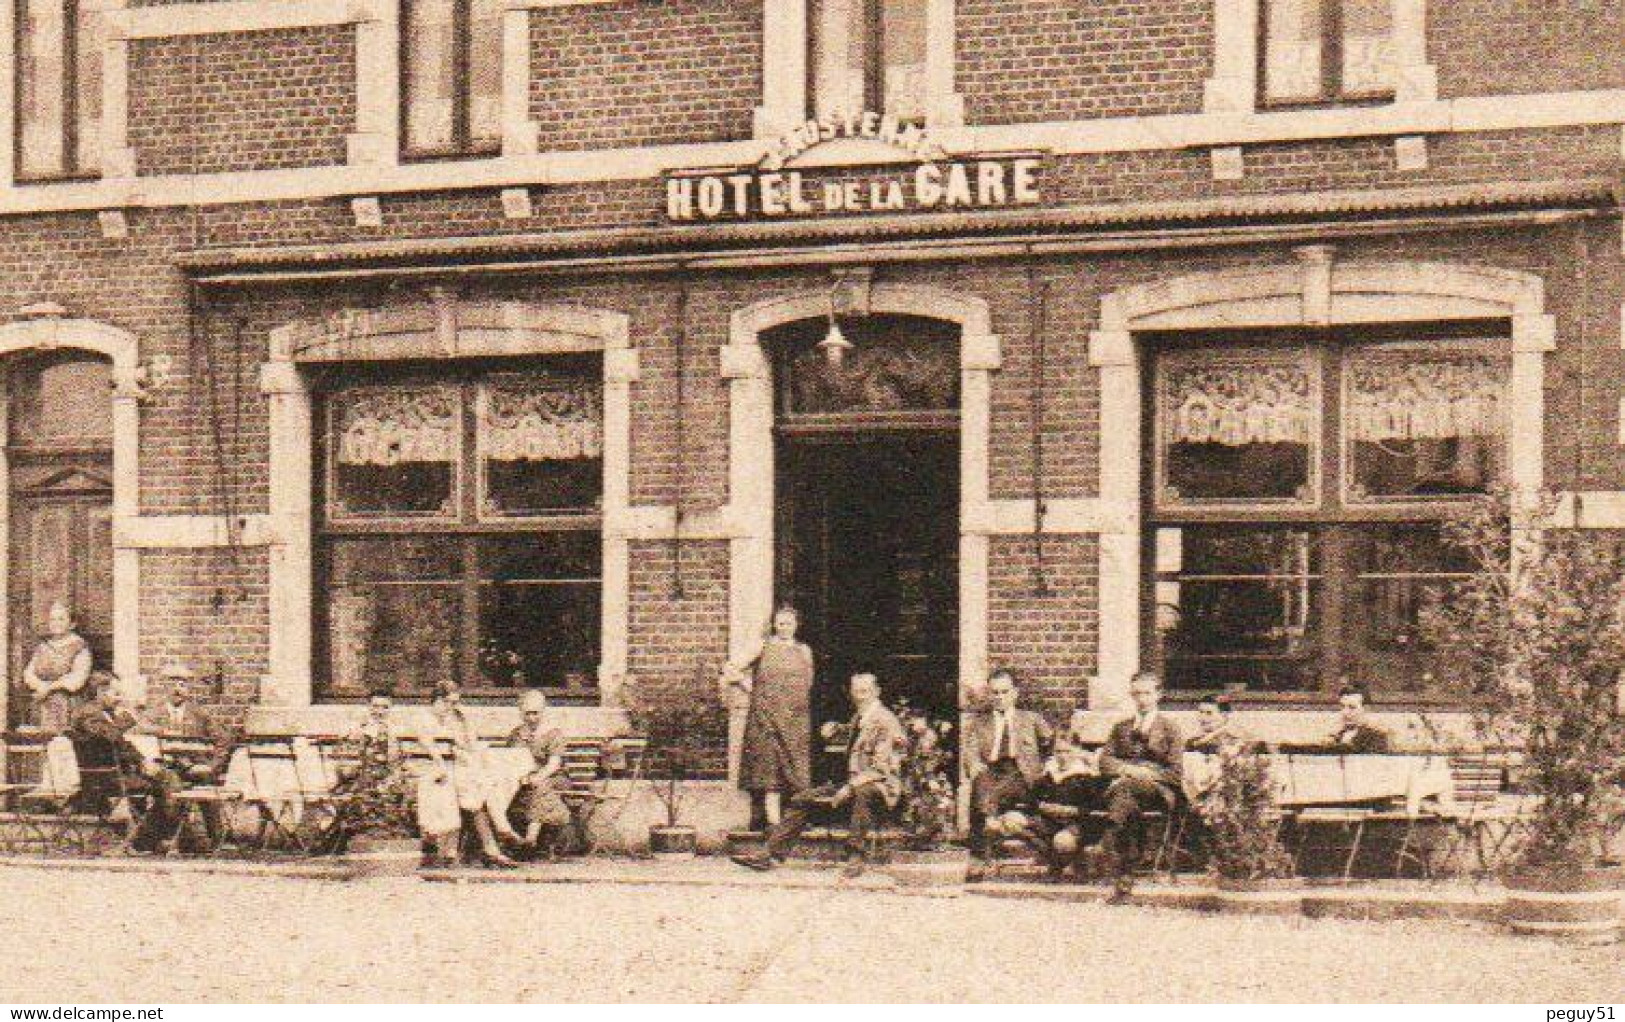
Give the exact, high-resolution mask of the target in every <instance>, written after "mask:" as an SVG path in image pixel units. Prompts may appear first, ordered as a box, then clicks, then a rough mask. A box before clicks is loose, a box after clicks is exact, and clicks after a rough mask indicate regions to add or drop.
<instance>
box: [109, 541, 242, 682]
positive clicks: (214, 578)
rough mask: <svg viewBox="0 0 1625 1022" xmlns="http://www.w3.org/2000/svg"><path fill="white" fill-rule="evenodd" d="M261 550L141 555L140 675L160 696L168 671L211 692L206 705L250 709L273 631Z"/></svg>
mask: <svg viewBox="0 0 1625 1022" xmlns="http://www.w3.org/2000/svg"><path fill="white" fill-rule="evenodd" d="M267 577H268V576H267V563H266V555H265V551H264V550H263V549H238V550H229V549H222V550H158V551H144V552H143V553H142V555H141V673H142V674H143V675H145V676H146V677H147V679H148V681H149V691H148V698H149V700H151V701H152V702H153V703H154V704H156V702H157V701H158V700H161V699H162V698H163V697H164V694H165V693H164V685H163V682H162V675H163V671H164V670H165V668H168V667H172V666H181V667H184V668H186V669H187V670H189V671H191V672H192V673H193V674H194V675H195V676H196V677H197V678H198V679H199V680H200V681H202V682H204V683H207V684H210V685H213V686H216V687H215V689H214V690H213V691H214V692H215V695H214V696H212V697H211V698H210V699H209V700H208V701H209V702H212V703H216V704H219V705H222V706H228V707H232V708H234V709H233V712H238V710H237V709H236V708H241V707H245V706H247V705H249V704H252V703H253V702H254V701H255V700H256V699H257V698H258V695H259V684H260V678H261V677H263V676H264V674H265V672H266V670H267V669H268V663H267V659H266V650H267V638H268V635H269V629H270V618H269V616H268V609H267V608H268V603H267V596H266V594H267V587H266V582H267Z"/></svg>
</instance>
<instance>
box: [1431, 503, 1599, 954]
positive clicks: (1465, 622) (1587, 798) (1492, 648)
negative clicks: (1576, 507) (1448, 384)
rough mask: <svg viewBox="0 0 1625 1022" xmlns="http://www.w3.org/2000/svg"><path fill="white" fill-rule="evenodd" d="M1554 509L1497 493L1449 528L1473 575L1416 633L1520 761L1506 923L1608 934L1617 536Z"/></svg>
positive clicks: (1485, 728)
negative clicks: (1519, 810) (1519, 807)
mask: <svg viewBox="0 0 1625 1022" xmlns="http://www.w3.org/2000/svg"><path fill="white" fill-rule="evenodd" d="M1561 510H1562V505H1561V502H1559V501H1558V500H1557V499H1556V498H1554V497H1551V496H1544V497H1541V498H1539V499H1537V500H1534V501H1532V502H1530V506H1519V507H1513V506H1512V504H1511V502H1510V501H1509V500H1508V499H1507V498H1506V497H1505V496H1504V495H1500V496H1496V497H1493V498H1486V499H1483V500H1480V501H1478V502H1476V503H1475V505H1474V506H1473V508H1472V510H1471V512H1470V513H1467V514H1465V515H1463V516H1462V517H1461V518H1460V519H1459V520H1456V521H1453V522H1451V523H1449V524H1448V525H1447V533H1448V536H1449V538H1450V539H1451V541H1452V542H1453V543H1454V545H1455V546H1456V547H1458V548H1459V549H1461V550H1462V551H1463V552H1464V553H1465V554H1466V556H1467V557H1468V558H1469V559H1470V560H1471V562H1472V566H1473V569H1474V571H1473V574H1472V575H1471V576H1470V577H1468V578H1465V579H1463V580H1461V581H1460V582H1458V583H1456V584H1455V585H1454V586H1452V587H1451V589H1450V591H1449V592H1448V594H1445V595H1444V596H1443V597H1442V598H1437V599H1435V600H1433V601H1431V603H1430V605H1429V606H1427V607H1426V608H1425V610H1424V614H1423V626H1424V635H1425V636H1426V637H1427V638H1428V640H1429V641H1430V642H1431V643H1432V645H1433V646H1434V648H1435V651H1436V660H1437V665H1436V668H1435V669H1436V670H1437V671H1439V672H1441V674H1442V676H1444V677H1446V678H1447V679H1448V680H1450V681H1452V682H1453V683H1455V684H1456V685H1457V686H1458V691H1464V692H1471V693H1472V694H1473V695H1474V697H1475V698H1476V699H1477V700H1478V707H1477V712H1476V714H1475V718H1476V723H1477V730H1478V732H1479V736H1480V740H1481V741H1483V742H1484V743H1485V744H1486V745H1488V746H1490V747H1492V748H1495V747H1499V748H1512V749H1515V750H1517V753H1518V755H1519V757H1520V760H1521V764H1520V766H1519V778H1520V783H1521V786H1522V788H1523V789H1524V791H1525V792H1526V793H1527V796H1528V804H1527V806H1526V807H1525V814H1524V821H1523V822H1524V826H1523V827H1522V828H1521V840H1520V842H1519V844H1518V845H1517V846H1516V847H1515V848H1513V849H1512V853H1511V857H1510V860H1509V862H1508V863H1507V864H1506V867H1505V869H1504V870H1503V879H1504V880H1505V882H1506V885H1507V890H1508V898H1507V920H1508V922H1509V923H1510V924H1511V925H1512V927H1513V928H1514V929H1516V930H1520V931H1525V932H1541V933H1558V934H1570V935H1574V936H1579V937H1585V938H1590V939H1598V940H1612V939H1616V938H1617V937H1618V934H1619V926H1620V923H1619V911H1618V904H1619V896H1620V893H1621V891H1625V875H1622V871H1621V869H1620V865H1619V863H1618V861H1617V859H1615V858H1613V857H1612V856H1611V854H1610V842H1611V841H1612V840H1614V839H1617V837H1618V835H1619V831H1620V827H1621V823H1622V821H1625V716H1622V713H1621V698H1622V692H1621V685H1622V678H1625V539H1621V538H1620V537H1618V536H1614V535H1609V534H1607V533H1601V532H1595V531H1590V530H1581V529H1577V528H1572V527H1565V526H1563V525H1562V523H1561V521H1560V519H1559V512H1560V511H1561ZM1514 515H1516V518H1515V517H1514Z"/></svg>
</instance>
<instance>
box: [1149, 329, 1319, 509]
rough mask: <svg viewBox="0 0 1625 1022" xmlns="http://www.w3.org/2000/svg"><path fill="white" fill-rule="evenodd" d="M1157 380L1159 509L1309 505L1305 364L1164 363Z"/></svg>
mask: <svg viewBox="0 0 1625 1022" xmlns="http://www.w3.org/2000/svg"><path fill="white" fill-rule="evenodd" d="M1158 380H1159V392H1158V415H1159V418H1160V422H1159V429H1158V437H1159V442H1160V444H1161V456H1162V470H1163V477H1162V485H1161V499H1162V500H1163V501H1165V502H1185V501H1189V502H1202V501H1232V502H1233V501H1238V500H1300V501H1301V500H1309V499H1311V498H1312V497H1313V487H1312V485H1311V484H1312V468H1311V464H1312V458H1313V455H1314V451H1315V450H1316V448H1317V443H1316V440H1317V438H1316V430H1317V422H1318V416H1317V409H1316V404H1317V397H1318V393H1317V386H1316V382H1315V377H1314V376H1313V375H1312V373H1311V367H1310V363H1309V362H1308V361H1307V360H1306V359H1304V358H1302V357H1299V358H1294V359H1282V358H1279V357H1269V356H1259V357H1257V358H1244V359H1233V358H1225V359H1219V358H1217V357H1206V358H1204V357H1201V356H1165V357H1164V358H1163V359H1162V360H1161V362H1160V364H1159V376H1158Z"/></svg>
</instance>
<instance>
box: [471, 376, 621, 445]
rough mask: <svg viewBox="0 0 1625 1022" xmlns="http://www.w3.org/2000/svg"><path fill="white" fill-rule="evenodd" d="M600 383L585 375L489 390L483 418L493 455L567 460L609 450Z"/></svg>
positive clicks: (485, 438)
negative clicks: (606, 443) (605, 446)
mask: <svg viewBox="0 0 1625 1022" xmlns="http://www.w3.org/2000/svg"><path fill="white" fill-rule="evenodd" d="M603 419H604V410H603V398H602V394H601V392H600V390H599V388H598V387H597V386H596V385H595V384H594V383H593V382H592V381H589V380H586V379H572V378H559V379H549V380H546V381H537V382H530V383H525V384H522V385H521V384H503V385H500V386H493V387H491V389H490V390H489V391H488V395H487V398H486V401H485V407H484V414H483V416H482V420H481V423H480V427H481V433H482V439H481V443H482V444H483V446H484V451H485V456H486V457H487V458H490V459H492V460H494V461H564V460H573V459H578V458H598V457H602V456H603V453H604V427H603Z"/></svg>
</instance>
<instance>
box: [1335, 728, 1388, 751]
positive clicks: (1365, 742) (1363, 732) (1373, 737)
mask: <svg viewBox="0 0 1625 1022" xmlns="http://www.w3.org/2000/svg"><path fill="white" fill-rule="evenodd" d="M1389 745H1390V742H1389V740H1388V732H1386V731H1384V730H1383V729H1382V728H1380V727H1377V726H1376V725H1374V724H1361V725H1360V726H1359V727H1356V728H1339V729H1338V730H1337V732H1336V733H1335V734H1333V735H1332V748H1333V749H1335V750H1336V751H1338V752H1347V753H1353V754H1354V755H1357V756H1380V755H1382V754H1384V753H1386V752H1387V751H1388V748H1389Z"/></svg>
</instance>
